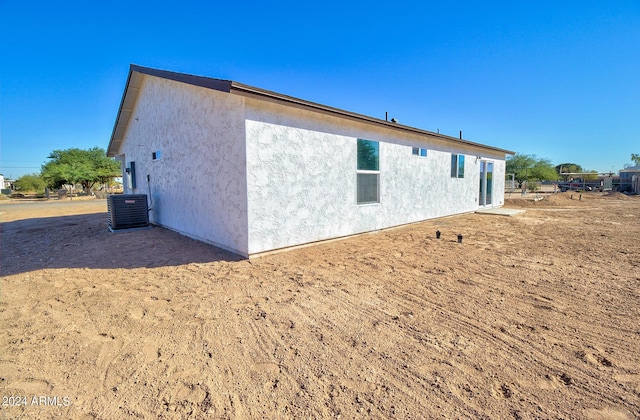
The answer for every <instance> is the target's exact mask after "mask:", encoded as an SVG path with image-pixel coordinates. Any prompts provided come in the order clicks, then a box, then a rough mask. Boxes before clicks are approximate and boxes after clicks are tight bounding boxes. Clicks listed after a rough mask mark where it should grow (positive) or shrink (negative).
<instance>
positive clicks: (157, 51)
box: [0, 0, 640, 178]
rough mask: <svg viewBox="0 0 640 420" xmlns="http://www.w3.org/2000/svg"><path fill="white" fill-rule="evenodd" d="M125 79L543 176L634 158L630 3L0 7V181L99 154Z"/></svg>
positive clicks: (634, 43)
mask: <svg viewBox="0 0 640 420" xmlns="http://www.w3.org/2000/svg"><path fill="white" fill-rule="evenodd" d="M130 63H134V64H138V65H142V66H148V67H155V68H159V69H164V70H171V71H178V72H184V73H191V74H197V75H202V76H210V77H216V78H222V79H231V80H235V81H238V82H241V83H245V84H248V85H253V86H257V87H260V88H264V89H268V90H273V91H276V92H279V93H283V94H287V95H291V96H294V97H298V98H302V99H306V100H310V101H314V102H319V103H322V104H325V105H329V106H333V107H337V108H342V109H346V110H349V111H353V112H357V113H361V114H365V115H369V116H373V117H378V118H384V117H385V112H388V113H389V117H390V118H391V117H394V118H396V119H397V120H398V121H399V122H400V123H402V124H406V125H410V126H414V127H419V128H422V129H426V130H431V131H437V130H440V132H441V133H443V134H449V135H452V136H458V134H459V131H460V130H462V131H463V135H464V137H465V139H468V140H471V141H475V142H479V143H485V144H489V145H492V146H496V147H500V148H504V149H509V150H514V151H516V152H518V153H523V154H535V155H536V156H537V157H539V158H547V159H549V160H551V162H552V163H554V164H559V163H564V162H574V163H578V164H580V165H582V166H583V167H584V168H585V169H592V170H597V171H610V170H612V169H613V170H614V171H617V170H619V169H621V168H623V166H624V165H625V164H628V163H630V162H631V159H630V155H631V153H640V0H612V1H608V2H607V1H601V0H599V1H589V0H585V1H562V0H554V1H546V0H542V1H535V2H534V1H531V2H514V1H491V0H489V1H483V2H471V1H451V2H445V1H437V2H436V1H433V2H432V1H396V2H379V1H366V2H365V1H363V2H349V1H347V0H343V1H332V0H328V1H323V2H299V1H296V2H286V1H271V2H257V1H256V2H252V1H241V0H239V1H233V2H232V1H227V2H220V1H209V2H193V1H188V0H187V1H180V2H166V3H165V2H162V1H155V2H136V1H134V0H132V1H127V2H117V1H116V2H109V1H105V2H87V1H82V2H73V1H64V0H63V1H58V2H38V1H35V2H32V1H28V0H19V1H13V0H0V136H1V137H0V141H1V144H0V147H1V148H0V153H1V155H0V173H2V174H4V175H5V176H6V177H9V176H11V177H13V178H17V177H19V176H21V175H22V174H24V173H32V172H38V171H39V169H40V166H41V165H42V164H43V163H44V162H46V160H47V156H48V155H49V153H50V152H51V151H52V150H54V149H66V148H70V147H79V148H90V147H93V146H99V147H103V148H105V149H106V147H107V145H108V142H109V139H110V136H111V132H112V129H113V124H114V122H115V118H116V114H117V111H118V107H119V105H120V100H121V97H122V92H123V89H124V85H125V83H126V78H127V74H128V70H129V64H130Z"/></svg>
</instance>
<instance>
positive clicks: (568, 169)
mask: <svg viewBox="0 0 640 420" xmlns="http://www.w3.org/2000/svg"><path fill="white" fill-rule="evenodd" d="M556 172H557V174H558V176H559V177H562V179H563V180H564V181H568V180H569V178H573V176H572V175H561V174H566V173H581V172H584V169H582V166H580V165H578V164H577V163H561V164H560V165H556Z"/></svg>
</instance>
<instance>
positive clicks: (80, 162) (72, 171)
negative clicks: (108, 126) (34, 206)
mask: <svg viewBox="0 0 640 420" xmlns="http://www.w3.org/2000/svg"><path fill="white" fill-rule="evenodd" d="M49 159H51V160H50V161H49V162H47V163H45V164H44V165H42V177H43V178H44V180H45V182H46V183H47V185H48V186H49V187H51V188H61V187H62V186H63V185H65V184H66V185H71V186H72V187H73V185H75V184H81V185H82V188H83V189H84V191H85V192H86V193H89V192H90V191H91V188H93V186H94V185H95V184H96V183H97V182H102V183H107V182H108V181H109V179H111V178H114V177H117V176H119V175H120V163H119V162H117V161H115V160H113V159H111V158H108V157H107V156H106V153H105V151H104V149H102V148H99V147H93V148H91V149H88V150H83V149H78V148H71V149H66V150H54V151H53V152H51V154H50V155H49Z"/></svg>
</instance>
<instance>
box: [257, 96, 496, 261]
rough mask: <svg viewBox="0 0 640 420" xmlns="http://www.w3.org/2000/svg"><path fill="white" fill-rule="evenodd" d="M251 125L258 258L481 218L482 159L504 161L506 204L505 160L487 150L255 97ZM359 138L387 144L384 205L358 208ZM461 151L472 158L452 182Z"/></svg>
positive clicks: (382, 187) (382, 169) (382, 173)
mask: <svg viewBox="0 0 640 420" xmlns="http://www.w3.org/2000/svg"><path fill="white" fill-rule="evenodd" d="M246 117H247V121H246V135H247V182H248V187H247V188H248V189H247V196H248V228H249V247H248V248H249V253H250V254H253V253H258V252H263V251H267V250H271V249H277V248H282V247H287V246H293V245H298V244H303V243H308V242H313V241H318V240H323V239H330V238H335V237H341V236H346V235H351V234H356V233H361V232H367V231H372V230H378V229H382V228H387V227H392V226H397V225H402V224H406V223H411V222H416V221H420V220H426V219H430V218H436V217H441V216H446V215H451V214H458V213H464V212H470V211H474V210H476V209H477V208H478V196H479V192H478V190H479V176H480V175H479V171H480V169H479V163H480V161H479V159H477V157H482V158H491V159H495V161H494V179H496V180H500V181H499V182H494V204H496V205H502V203H503V197H504V182H503V179H504V156H502V157H500V156H496V155H493V156H491V155H487V150H486V149H482V148H477V147H474V146H469V145H463V144H460V145H457V146H455V145H453V144H452V143H451V142H447V141H443V140H442V139H439V138H437V137H435V136H434V138H432V139H428V140H425V139H424V137H421V136H418V135H412V134H410V133H407V134H406V135H404V134H399V133H398V132H397V131H395V130H390V129H387V128H385V127H381V128H376V127H371V126H369V125H365V124H363V123H359V122H354V121H347V120H345V119H342V118H339V117H333V116H329V115H323V114H318V113H312V112H310V111H306V110H301V109H296V108H291V107H284V106H280V105H278V104H273V103H265V102H261V101H257V100H253V99H247V100H246ZM358 138H362V139H367V140H374V141H379V142H380V203H379V204H367V205H358V204H357V203H356V165H357V139H358ZM414 146H415V147H426V148H427V149H428V155H427V157H417V156H413V155H412V153H411V151H412V147H414ZM452 152H453V153H462V154H465V155H466V158H465V177H464V178H451V153H452Z"/></svg>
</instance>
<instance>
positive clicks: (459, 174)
mask: <svg viewBox="0 0 640 420" xmlns="http://www.w3.org/2000/svg"><path fill="white" fill-rule="evenodd" d="M451 178H464V155H456V154H453V153H452V154H451Z"/></svg>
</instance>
